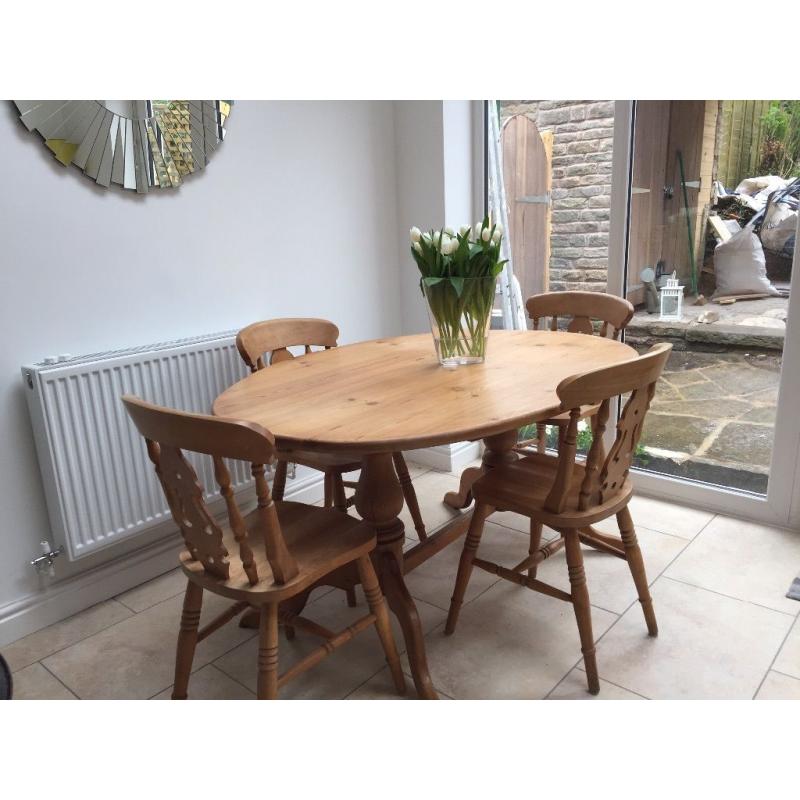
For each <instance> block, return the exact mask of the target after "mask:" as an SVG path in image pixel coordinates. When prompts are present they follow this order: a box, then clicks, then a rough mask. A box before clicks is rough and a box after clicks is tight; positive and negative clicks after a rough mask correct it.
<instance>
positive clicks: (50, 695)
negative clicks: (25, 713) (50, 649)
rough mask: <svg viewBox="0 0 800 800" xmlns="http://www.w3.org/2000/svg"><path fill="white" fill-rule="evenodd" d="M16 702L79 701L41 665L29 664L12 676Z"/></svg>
mask: <svg viewBox="0 0 800 800" xmlns="http://www.w3.org/2000/svg"><path fill="white" fill-rule="evenodd" d="M11 681H12V683H13V691H14V696H13V699H14V700H77V699H78V698H77V697H75V695H74V694H72V692H71V691H70V690H69V689H67V688H66V687H65V686H64V684H62V683H60V682H59V681H58V680H57V679H56V678H54V677H53V676H52V675H51V674H50V673H49V672H48V671H47V670H46V669H45V668H44V667H43V666H42V665H41V664H38V663H37V664H29V665H28V666H27V667H24V668H23V669H21V670H20V671H19V672H15V673H14V674H13V675H12V676H11Z"/></svg>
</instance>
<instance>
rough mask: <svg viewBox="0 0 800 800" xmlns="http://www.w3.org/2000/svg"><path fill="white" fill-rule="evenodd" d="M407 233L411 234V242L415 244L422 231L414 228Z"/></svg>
mask: <svg viewBox="0 0 800 800" xmlns="http://www.w3.org/2000/svg"><path fill="white" fill-rule="evenodd" d="M409 233H410V234H411V241H412V242H414V243H415V244H416V243H417V242H418V241H419V238H420V236H422V231H421V230H420V229H419V228H417V227H416V226H414V227H413V228H412V229H411V230H410V231H409Z"/></svg>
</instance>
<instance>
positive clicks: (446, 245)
mask: <svg viewBox="0 0 800 800" xmlns="http://www.w3.org/2000/svg"><path fill="white" fill-rule="evenodd" d="M453 241H454V240H453V239H451V238H450V237H449V236H443V237H442V245H441V248H440V249H441V251H442V255H443V256H449V255H450V253H452V252H453V249H454V248H453Z"/></svg>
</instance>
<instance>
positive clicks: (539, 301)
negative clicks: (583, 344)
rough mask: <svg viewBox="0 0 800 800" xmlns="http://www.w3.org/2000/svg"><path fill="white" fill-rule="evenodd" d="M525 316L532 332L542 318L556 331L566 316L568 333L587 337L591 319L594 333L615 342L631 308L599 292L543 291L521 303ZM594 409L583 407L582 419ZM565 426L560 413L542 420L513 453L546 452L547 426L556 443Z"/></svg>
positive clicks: (621, 301)
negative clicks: (553, 432)
mask: <svg viewBox="0 0 800 800" xmlns="http://www.w3.org/2000/svg"><path fill="white" fill-rule="evenodd" d="M525 307H526V308H527V309H528V316H529V317H530V318H531V319H532V320H533V329H534V330H535V331H538V330H539V325H540V323H541V322H542V320H543V319H545V318H546V317H549V318H550V330H551V331H557V330H558V320H559V317H561V318H563V317H569V318H570V321H569V324H568V325H567V331H568V332H569V333H586V334H589V335H590V336H591V335H592V334H593V333H594V332H595V325H594V324H593V322H592V320H596V321H598V322H599V323H600V325H599V326H598V333H599V335H600V336H610V337H611V338H612V339H619V335H620V332H621V331H622V330H624V328H625V326H626V325H627V324H628V323H629V322H630V321H631V317H633V310H634V309H633V306H632V305H631V304H630V303H629V302H628V301H627V300H625V299H623V298H622V297H615V296H614V295H613V294H602V293H600V292H545V293H544V294H537V295H534V296H533V297H529V298H528V300H527V302H526V303H525ZM596 412H597V408H596V407H591V406H590V407H587V408H585V409H584V410H583V414H582V416H583V417H594V414H595V413H596ZM568 424H569V415H568V414H561V415H559V416H557V417H554V418H553V419H548V420H544V421H543V422H539V423H537V424H536V438H535V439H527V440H525V441H522V442H519V444H518V445H517V448H516V449H517V450H518V451H520V452H528V451H529V448H531V447H532V446H533V445H536V449H537V450H538V452H540V453H544V452H545V451H546V450H547V426H548V425H554V426H557V427H558V440H559V441H561V438H562V437H563V435H564V431H565V429H566V426H567V425H568Z"/></svg>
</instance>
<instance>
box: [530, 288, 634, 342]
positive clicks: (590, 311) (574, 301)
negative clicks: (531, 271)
mask: <svg viewBox="0 0 800 800" xmlns="http://www.w3.org/2000/svg"><path fill="white" fill-rule="evenodd" d="M525 307H526V308H527V310H528V316H529V317H530V318H531V319H532V320H533V329H534V330H539V325H540V322H541V320H542V319H543V318H545V317H550V330H553V331H557V330H558V319H559V317H569V318H570V322H569V325H568V326H567V331H568V332H569V333H587V334H589V335H591V334H593V333H594V325H593V324H592V320H593V319H595V320H598V321H599V322H600V323H601V324H600V336H604V337H607V336H609V335H610V336H611V338H612V339H619V334H620V331H622V330H623V329H624V328H625V326H626V325H627V324H628V323H629V322H630V321H631V317H632V316H633V306H632V305H631V304H630V303H629V302H628V301H627V300H625V299H623V298H622V297H615V296H614V295H612V294H603V293H601V292H544V293H543V294H537V295H534V296H533V297H529V298H528V301H527V302H526V303H525Z"/></svg>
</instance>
